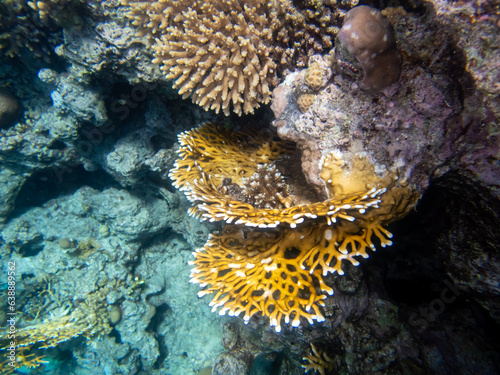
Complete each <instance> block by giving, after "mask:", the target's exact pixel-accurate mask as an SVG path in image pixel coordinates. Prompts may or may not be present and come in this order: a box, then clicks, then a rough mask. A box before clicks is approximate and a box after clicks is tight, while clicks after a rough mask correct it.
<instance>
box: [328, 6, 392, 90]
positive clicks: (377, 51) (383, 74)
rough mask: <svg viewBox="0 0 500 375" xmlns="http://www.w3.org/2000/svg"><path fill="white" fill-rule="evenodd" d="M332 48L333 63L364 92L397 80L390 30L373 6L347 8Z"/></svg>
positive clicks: (383, 87)
mask: <svg viewBox="0 0 500 375" xmlns="http://www.w3.org/2000/svg"><path fill="white" fill-rule="evenodd" d="M335 47H336V48H335V56H336V59H337V64H338V65H339V66H340V67H341V68H342V70H343V71H344V72H345V73H347V74H349V75H351V76H353V77H354V78H356V79H357V80H359V81H358V84H359V87H361V89H362V90H364V91H365V92H367V93H369V94H373V93H376V92H379V91H381V90H383V89H385V88H386V87H388V86H390V85H392V84H393V83H395V82H397V81H398V79H399V74H400V71H401V55H400V54H399V52H398V50H397V48H396V39H395V37H394V30H393V29H392V26H391V24H390V23H389V22H388V21H387V20H386V19H385V18H384V16H383V15H382V14H381V13H380V12H379V11H378V10H377V9H375V8H372V7H369V6H366V5H361V6H358V7H355V8H353V9H351V10H350V11H349V12H348V13H347V15H346V17H345V22H344V25H343V26H342V28H341V29H340V31H339V33H338V35H337V39H336V43H335Z"/></svg>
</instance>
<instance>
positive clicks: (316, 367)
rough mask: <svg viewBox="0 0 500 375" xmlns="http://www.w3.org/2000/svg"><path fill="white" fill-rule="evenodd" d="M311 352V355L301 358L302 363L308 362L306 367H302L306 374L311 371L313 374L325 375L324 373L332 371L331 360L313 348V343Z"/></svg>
mask: <svg viewBox="0 0 500 375" xmlns="http://www.w3.org/2000/svg"><path fill="white" fill-rule="evenodd" d="M311 351H312V354H310V355H308V356H305V357H304V358H302V359H303V360H304V361H307V362H308V364H307V365H302V368H303V369H304V370H305V372H306V373H308V372H309V371H311V370H313V371H315V372H319V374H320V375H325V374H326V371H330V370H333V364H334V362H333V359H331V358H330V357H329V356H328V355H327V354H326V353H324V352H321V351H319V350H318V349H316V346H314V344H313V343H311Z"/></svg>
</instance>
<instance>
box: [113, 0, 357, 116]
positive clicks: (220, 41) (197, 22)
mask: <svg viewBox="0 0 500 375" xmlns="http://www.w3.org/2000/svg"><path fill="white" fill-rule="evenodd" d="M315 3H316V2H315ZM356 3H357V1H347V2H342V5H337V4H330V2H322V1H319V2H317V4H312V5H311V4H308V3H307V2H304V3H301V4H299V5H300V6H299V7H295V6H294V5H293V4H292V2H291V1H289V0H277V1H271V2H267V1H262V0H250V1H244V2H243V1H240V0H215V1H211V2H206V1H203V0H195V1H188V0H179V1H173V0H170V1H169V0H166V1H151V0H135V1H134V0H122V4H123V5H124V6H126V7H127V12H126V16H127V17H128V18H130V19H131V20H132V23H133V24H134V25H135V26H140V27H142V31H141V33H142V34H144V35H146V36H148V37H149V42H150V43H151V44H153V47H152V48H153V53H154V56H155V58H154V62H156V63H158V64H161V68H162V70H163V71H165V74H166V77H167V78H169V79H173V80H174V88H177V89H178V90H179V93H180V94H181V95H182V96H183V98H187V97H189V96H191V97H192V100H193V102H195V103H197V104H199V105H200V106H202V107H203V108H204V109H206V110H208V109H213V110H215V111H216V112H219V111H220V110H222V112H223V113H224V114H225V115H229V113H230V108H231V106H232V108H233V111H234V112H235V113H237V114H238V115H241V114H242V113H245V114H248V113H253V112H254V109H255V108H257V107H258V106H259V105H260V104H261V103H263V104H266V103H268V102H269V101H270V99H271V90H272V88H273V87H274V86H276V85H277V83H278V78H279V75H280V74H281V73H284V72H286V71H287V69H292V70H293V69H294V68H295V67H297V66H304V64H305V62H306V60H307V57H308V56H310V55H312V54H314V53H317V52H319V51H322V50H323V49H325V48H331V47H332V46H333V42H332V41H333V38H334V36H335V34H336V32H337V31H338V27H337V25H339V23H340V20H341V18H342V16H343V14H344V13H345V11H344V10H346V9H349V8H350V7H351V6H352V5H355V4H356ZM311 8H312V9H315V11H311Z"/></svg>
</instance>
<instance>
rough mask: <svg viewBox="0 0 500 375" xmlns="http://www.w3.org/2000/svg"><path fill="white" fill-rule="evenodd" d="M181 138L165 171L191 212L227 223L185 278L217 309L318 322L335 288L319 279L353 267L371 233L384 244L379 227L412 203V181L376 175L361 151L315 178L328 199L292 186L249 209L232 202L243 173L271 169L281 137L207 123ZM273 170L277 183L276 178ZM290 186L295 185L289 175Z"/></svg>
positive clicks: (330, 161)
mask: <svg viewBox="0 0 500 375" xmlns="http://www.w3.org/2000/svg"><path fill="white" fill-rule="evenodd" d="M179 138H180V141H181V148H180V150H179V154H180V159H179V160H178V161H177V163H176V165H175V167H174V169H173V170H172V171H171V173H170V177H171V178H172V179H173V180H174V186H176V187H178V188H180V189H181V190H183V191H184V192H185V194H186V196H187V197H188V198H189V200H190V201H191V202H193V203H194V204H195V206H194V208H192V209H191V213H195V214H197V215H199V216H200V217H201V218H202V219H207V220H211V221H225V222H226V223H227V224H228V225H226V226H225V227H224V228H223V231H222V233H219V234H215V235H213V236H211V237H210V239H209V241H208V242H207V244H206V245H205V246H204V248H202V249H199V250H197V251H196V252H195V253H194V256H195V260H194V261H192V262H191V264H192V265H194V268H193V270H192V274H191V281H192V282H194V283H198V284H200V285H201V286H202V287H204V290H203V291H201V292H199V294H198V295H199V296H200V297H201V296H203V295H206V294H214V296H213V298H212V301H211V303H210V305H211V306H212V307H213V310H214V311H215V310H216V309H218V308H220V312H219V313H220V314H225V313H229V315H239V314H241V313H244V318H243V319H244V320H245V321H248V320H249V319H250V317H251V316H253V315H254V314H257V313H260V314H262V315H264V316H267V317H269V319H270V324H271V326H274V327H275V329H276V330H277V331H280V330H281V324H282V321H284V322H285V323H290V322H291V324H292V326H298V325H299V324H300V323H301V320H302V319H305V320H307V321H309V322H310V323H313V321H314V320H316V321H323V320H324V317H323V315H322V313H321V309H320V307H321V306H323V302H322V301H323V300H324V299H325V298H327V296H328V295H331V294H333V290H332V288H331V287H329V286H328V285H326V283H325V281H324V279H323V277H324V276H326V275H327V274H329V273H338V274H340V275H342V274H343V273H344V271H343V269H342V261H343V260H345V261H348V262H350V263H351V264H353V265H358V264H359V262H358V261H357V260H356V257H359V256H361V257H363V258H367V257H368V253H367V250H368V249H370V250H375V245H374V243H373V239H374V238H377V240H378V241H379V242H380V244H381V245H382V246H387V245H391V244H392V242H391V241H390V238H391V237H392V235H391V234H390V233H389V232H388V231H387V230H386V229H384V227H383V225H384V224H386V223H387V222H389V221H392V220H394V218H396V217H400V216H401V215H404V214H405V213H406V212H407V211H408V209H409V208H410V207H412V205H413V204H414V203H415V196H414V195H413V194H412V192H411V190H410V189H409V188H407V187H402V186H396V178H395V176H391V175H387V176H384V177H380V176H377V175H376V174H375V172H374V168H373V165H371V163H369V161H368V160H366V159H364V158H358V159H357V161H356V163H353V164H352V167H351V170H350V171H348V172H346V171H345V170H344V169H345V166H343V165H340V164H339V161H338V159H337V158H336V157H335V156H334V155H331V156H330V157H329V158H326V160H325V161H324V163H323V174H322V176H321V177H322V178H323V179H324V181H325V186H326V187H327V191H326V192H327V194H328V195H329V197H330V198H329V199H327V200H325V201H319V202H310V203H302V204H295V202H297V201H304V197H301V196H296V195H295V194H294V193H291V194H290V197H291V199H290V200H288V204H285V203H284V202H283V201H282V200H281V199H280V202H279V204H278V202H277V201H275V202H274V203H275V204H277V205H278V207H279V208H278V207H274V208H267V207H266V208H259V207H254V206H252V205H251V204H248V203H245V202H241V201H237V200H236V197H235V196H239V195H240V194H241V192H242V191H243V190H245V189H247V187H246V186H244V185H245V183H248V182H251V181H255V180H254V179H248V178H247V177H242V176H244V175H248V174H249V173H250V172H252V171H253V173H255V171H259V170H261V169H262V168H269V169H270V170H273V171H275V170H276V169H277V168H279V167H280V165H281V164H280V163H281V162H282V161H283V159H286V158H287V157H288V154H290V149H289V148H287V147H286V146H287V144H286V143H281V141H277V140H274V139H273V140H272V141H270V140H268V141H267V142H265V141H264V140H263V139H258V138H257V137H255V135H254V134H253V133H252V132H250V133H246V132H235V133H231V132H229V131H227V130H226V129H224V128H222V127H218V126H217V125H214V124H207V125H204V126H203V127H201V128H199V129H194V130H192V131H190V132H186V133H183V134H182V135H181V136H180V137H179ZM249 151H250V152H249ZM252 164H253V167H252ZM259 164H261V167H259V166H258V165H259ZM266 166H267V167H266ZM271 166H272V167H273V168H271ZM342 167H344V168H342ZM257 175H259V173H257ZM231 176H234V179H232V178H231ZM278 177H280V176H276V180H274V182H275V183H277V184H278V185H279V186H281V185H282V180H281V179H280V178H278ZM228 179H231V181H228ZM332 179H334V180H335V181H333V180H332ZM287 184H288V185H289V187H290V189H289V190H290V191H293V192H295V191H296V190H295V187H294V181H293V178H291V180H288V181H287ZM256 188H257V187H254V189H256ZM266 188H269V187H268V186H266ZM387 188H390V190H389V191H387ZM231 194H232V195H234V196H232V195H231ZM284 224H287V225H284ZM252 227H258V228H252ZM316 285H318V286H319V289H317V288H316Z"/></svg>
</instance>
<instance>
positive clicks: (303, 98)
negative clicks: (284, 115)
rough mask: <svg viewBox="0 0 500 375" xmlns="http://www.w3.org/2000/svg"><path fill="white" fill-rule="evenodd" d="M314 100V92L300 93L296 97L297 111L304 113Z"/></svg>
mask: <svg viewBox="0 0 500 375" xmlns="http://www.w3.org/2000/svg"><path fill="white" fill-rule="evenodd" d="M315 100H316V95H315V94H300V95H299V97H298V98H297V107H299V111H300V112H302V113H305V112H307V111H308V110H309V108H311V106H312V105H313V104H314V101H315Z"/></svg>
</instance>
